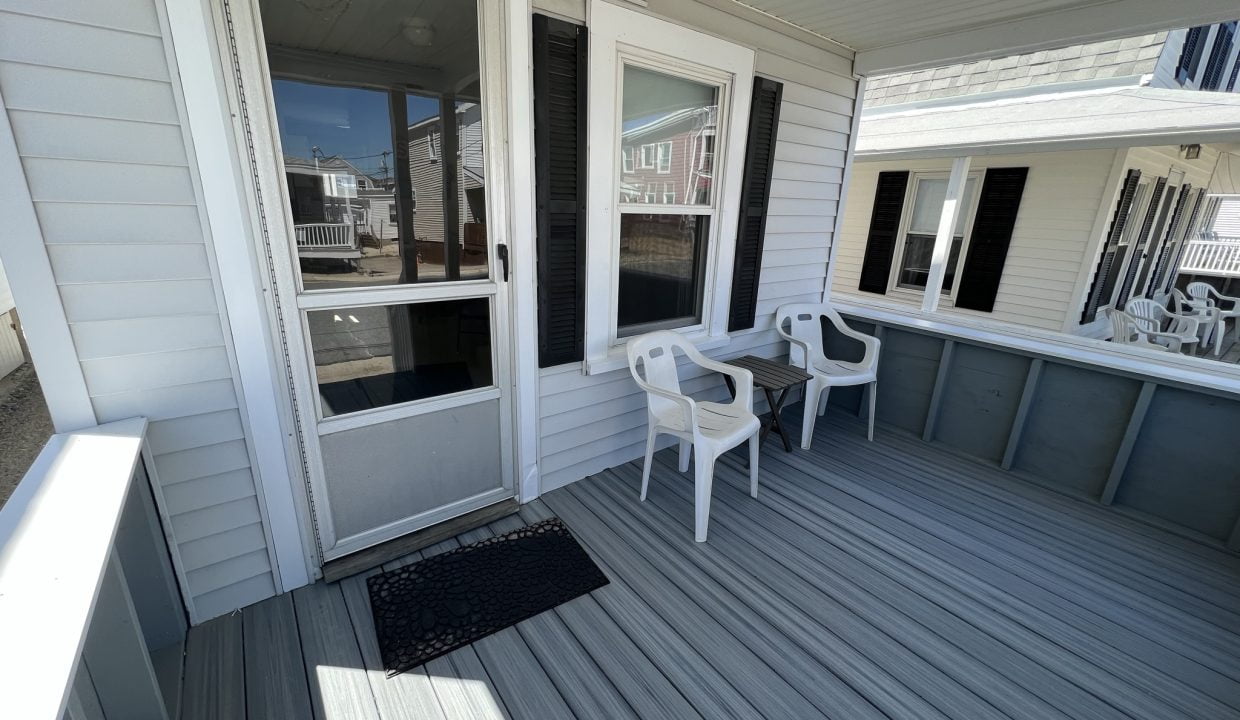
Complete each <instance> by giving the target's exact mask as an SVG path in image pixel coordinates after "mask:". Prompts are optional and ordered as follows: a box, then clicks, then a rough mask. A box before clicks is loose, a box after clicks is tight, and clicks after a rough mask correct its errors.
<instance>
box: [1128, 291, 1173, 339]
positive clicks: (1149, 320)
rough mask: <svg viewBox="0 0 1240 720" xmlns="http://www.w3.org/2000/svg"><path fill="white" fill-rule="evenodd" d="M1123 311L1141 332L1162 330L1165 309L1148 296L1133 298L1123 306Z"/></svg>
mask: <svg viewBox="0 0 1240 720" xmlns="http://www.w3.org/2000/svg"><path fill="white" fill-rule="evenodd" d="M1124 312H1125V313H1126V314H1128V315H1129V316H1130V317H1132V320H1133V322H1134V323H1135V324H1136V326H1137V328H1139V329H1140V330H1142V331H1143V332H1158V331H1160V330H1162V320H1163V315H1164V313H1165V312H1166V309H1165V308H1164V307H1163V306H1162V305H1159V304H1158V303H1156V302H1154V301H1153V300H1150V299H1149V298H1133V299H1131V300H1129V301H1128V304H1126V305H1125V306H1124Z"/></svg>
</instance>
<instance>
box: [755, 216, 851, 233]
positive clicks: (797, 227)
mask: <svg viewBox="0 0 1240 720" xmlns="http://www.w3.org/2000/svg"><path fill="white" fill-rule="evenodd" d="M834 224H835V217H834V216H833V215H769V216H767V218H766V231H767V232H768V233H779V234H786V233H824V232H830V231H831V228H832V226H833V225H834Z"/></svg>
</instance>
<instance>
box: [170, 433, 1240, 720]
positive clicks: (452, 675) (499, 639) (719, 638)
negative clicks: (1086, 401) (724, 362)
mask: <svg viewBox="0 0 1240 720" xmlns="http://www.w3.org/2000/svg"><path fill="white" fill-rule="evenodd" d="M795 414H796V413H795V412H792V411H790V412H789V413H788V415H789V416H793V415H795ZM789 426H790V431H793V430H795V427H796V421H795V418H792V417H790V419H789ZM676 465H677V460H676V457H675V454H674V452H673V451H671V450H669V451H664V452H662V453H659V454H657V455H656V463H655V467H654V472H653V478H652V482H651V488H650V496H649V499H648V500H647V501H646V502H645V503H641V502H638V500H637V489H638V485H639V483H640V472H641V468H640V465H639V464H638V463H629V464H626V465H622V466H620V467H617V468H613V469H611V470H608V471H605V472H602V473H599V474H598V475H595V476H593V477H591V478H587V479H586V480H583V481H581V482H579V483H576V484H574V485H570V486H568V487H565V488H561V489H559V490H556V491H554V492H552V493H548V494H547V495H546V496H544V498H543V499H541V500H539V501H535V502H533V503H530V504H527V505H526V506H524V507H522V509H521V512H520V515H519V516H511V517H508V518H503V519H501V520H498V521H496V522H494V523H492V524H491V525H489V526H486V527H484V528H480V529H478V530H475V531H472V532H471V533H467V534H465V535H462V536H458V537H457V538H454V539H451V540H447V541H445V542H442V543H439V544H438V545H435V546H432V547H429V548H425V549H424V550H423V551H421V552H418V553H414V554H412V555H410V556H406V557H404V558H401V559H400V560H397V561H393V562H391V563H388V564H387V565H385V568H387V569H391V568H394V567H398V566H400V565H403V564H407V563H410V562H416V561H417V560H419V559H422V558H424V557H429V556H431V555H434V554H436V553H439V552H445V551H447V550H450V549H452V548H454V547H459V545H460V544H461V543H468V542H473V541H476V540H478V539H482V538H485V537H489V536H490V535H492V534H494V533H503V532H508V531H511V530H513V529H515V528H516V527H519V526H520V525H521V524H526V523H532V522H535V521H537V520H540V519H545V518H547V517H551V516H553V515H558V516H559V517H561V518H562V519H563V520H564V522H565V524H567V525H568V527H569V528H570V529H571V530H572V532H573V534H574V535H575V536H576V537H577V538H578V540H579V541H580V542H581V543H582V545H583V546H584V547H585V548H586V549H587V551H589V552H590V553H591V555H592V556H593V557H594V558H595V560H596V562H598V564H599V566H600V567H602V568H603V569H604V571H605V572H606V573H607V574H608V576H609V577H610V579H611V583H610V584H609V585H607V586H605V587H603V588H600V589H599V590H596V591H594V592H592V593H590V594H589V595H588V596H584V597H581V598H577V599H575V600H573V601H570V602H569V603H566V604H564V605H561V606H560V607H558V608H556V609H554V610H552V611H549V612H547V613H544V614H542V615H540V616H538V617H535V618H532V619H530V620H526V621H524V622H522V623H519V624H517V625H516V626H514V627H512V628H508V629H507V630H505V631H503V632H500V633H497V634H495V635H492V636H490V637H488V638H485V639H483V640H481V641H479V642H477V643H474V644H473V645H471V646H469V647H465V648H461V649H459V650H457V651H454V652H452V653H449V654H448V655H446V656H443V657H441V658H438V659H436V660H434V661H431V662H430V663H427V664H426V665H425V666H423V667H422V668H418V669H416V670H414V671H411V672H409V673H405V674H403V675H399V676H397V677H395V678H387V677H385V675H384V673H383V670H382V667H381V662H380V659H379V654H378V645H377V642H376V639H375V637H374V623H373V619H372V618H371V616H370V606H369V597H368V595H367V594H366V585H365V579H366V577H367V576H368V575H369V574H373V573H375V572H379V570H373V571H371V572H370V573H367V574H363V575H358V576H354V577H352V578H348V579H346V580H343V581H341V582H340V583H338V584H332V585H324V584H321V583H320V584H319V585H316V586H313V587H312V588H306V589H302V590H298V591H296V592H295V593H294V594H293V596H292V600H291V601H290V600H289V598H288V597H287V596H286V597H284V598H276V599H273V600H271V601H267V602H265V603H263V604H260V605H258V606H254V607H251V608H247V609H245V610H244V611H243V613H242V614H241V615H235V616H231V617H227V618H221V619H219V620H215V621H212V622H211V623H207V624H206V625H203V626H200V627H198V628H194V630H193V631H192V632H191V635H190V639H189V642H188V643H187V657H186V663H185V688H184V698H185V703H184V706H183V709H182V717H183V718H194V717H245V714H244V709H243V707H244V704H245V698H246V697H247V696H248V697H249V698H250V703H249V705H250V708H249V715H248V717H250V718H258V717H272V716H279V715H277V714H274V713H272V712H270V711H268V710H266V709H265V708H270V707H274V706H277V705H282V706H283V707H281V708H280V710H281V711H282V712H283V714H284V715H285V716H289V717H292V716H299V715H300V716H305V715H306V713H305V712H304V711H302V710H300V708H304V707H313V715H314V717H316V718H324V717H327V718H335V717H351V718H352V717H359V718H367V717H377V718H382V719H383V720H394V719H401V720H403V719H405V718H435V719H439V718H463V717H471V718H472V717H495V718H504V717H512V718H534V717H537V718H544V717H545V718H558V717H572V716H576V717H620V718H623V717H677V718H687V717H694V716H696V715H700V716H703V717H757V716H766V717H777V716H778V717H837V718H866V717H875V718H878V717H900V718H905V717H940V718H943V717H951V718H986V717H993V718H1020V719H1021V720H1026V719H1027V720H1033V719H1035V718H1039V719H1040V718H1088V719H1090V720H1104V719H1107V718H1138V719H1140V718H1159V719H1162V718H1202V717H1209V718H1240V558H1238V557H1237V556H1236V555H1234V554H1230V553H1226V552H1224V551H1222V550H1221V549H1219V548H1217V547H1213V546H1210V545H1208V544H1203V543H1199V542H1196V541H1194V540H1192V539H1189V538H1186V537H1184V536H1182V535H1177V534H1173V533H1171V532H1168V531H1167V530H1164V529H1162V528H1159V527H1157V526H1155V525H1152V524H1149V523H1144V522H1140V521H1139V520H1137V519H1134V518H1132V517H1129V516H1126V515H1124V514H1122V513H1116V512H1114V511H1112V510H1108V509H1105V508H1101V507H1099V506H1097V505H1096V504H1090V503H1089V502H1085V501H1082V500H1078V499H1075V498H1071V497H1068V496H1065V495H1062V494H1058V493H1054V492H1051V491H1049V490H1047V489H1045V488H1042V487H1038V486H1036V485H1034V484H1031V483H1026V482H1022V481H1020V480H1019V479H1017V478H1016V477H1015V476H1014V475H1013V474H1011V473H1006V472H1003V471H1001V470H999V469H998V468H996V467H993V466H989V465H985V464H982V463H978V462H976V461H972V460H969V459H967V458H963V457H961V456H959V455H956V454H953V453H952V452H950V451H948V450H944V449H943V448H941V447H938V446H936V445H934V444H927V443H923V442H921V441H920V440H918V439H916V438H913V437H911V436H908V435H904V434H897V433H895V432H893V431H890V430H888V431H883V430H882V429H880V430H879V432H878V433H877V435H876V438H875V442H873V443H869V442H866V441H865V439H864V426H863V425H862V424H861V423H859V422H858V421H857V419H856V418H851V417H845V416H843V414H841V413H838V412H832V413H829V414H828V416H827V417H826V418H823V419H822V420H821V421H820V422H819V423H818V427H817V428H816V432H815V440H814V447H813V449H812V450H811V451H809V452H803V451H796V452H792V453H784V452H783V450H782V448H780V447H779V446H778V443H767V444H766V446H765V447H764V450H763V455H762V459H761V468H762V472H761V481H760V490H759V497H758V499H757V500H753V499H752V498H750V497H749V495H748V476H747V469H746V467H745V462H744V459H743V457H742V456H740V455H735V454H732V455H727V456H725V457H724V458H723V459H722V460H721V461H720V462H719V464H718V465H717V467H716V482H715V490H714V496H713V501H712V511H711V525H710V540H709V542H707V543H705V544H698V543H694V542H693V541H692V536H693V527H692V525H693V513H692V497H693V496H692V480H691V478H690V476H688V475H682V474H680V473H678V472H677V471H676ZM290 611H291V612H290ZM243 620H244V623H243ZM243 624H244V637H243V633H242V627H243ZM256 643H259V644H262V645H263V647H255V644H256ZM299 653H300V657H299V656H298V654H299ZM243 658H244V662H242V660H243ZM242 667H244V671H242V670H241V668H242ZM299 678H300V679H299ZM298 693H304V694H305V695H306V696H305V697H302V698H300V699H299V698H297V697H295V696H296V695H297V694H298ZM238 713H240V714H238Z"/></svg>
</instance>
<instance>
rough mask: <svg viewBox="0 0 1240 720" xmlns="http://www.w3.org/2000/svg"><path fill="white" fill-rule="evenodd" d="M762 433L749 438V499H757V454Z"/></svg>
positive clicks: (760, 444)
mask: <svg viewBox="0 0 1240 720" xmlns="http://www.w3.org/2000/svg"><path fill="white" fill-rule="evenodd" d="M760 437H762V433H760V432H756V433H754V434H753V435H751V436H749V497H753V498H756V497H758V452H759V449H760V448H761V446H762V443H761V441H760V440H759V438H760Z"/></svg>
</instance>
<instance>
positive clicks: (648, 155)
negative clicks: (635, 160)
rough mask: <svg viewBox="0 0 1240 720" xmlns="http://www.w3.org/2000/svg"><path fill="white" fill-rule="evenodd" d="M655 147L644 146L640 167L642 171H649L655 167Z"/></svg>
mask: <svg viewBox="0 0 1240 720" xmlns="http://www.w3.org/2000/svg"><path fill="white" fill-rule="evenodd" d="M654 154H655V146H654V145H642V157H641V163H640V164H639V165H638V167H640V168H641V169H642V170H649V169H650V168H652V167H654Z"/></svg>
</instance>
